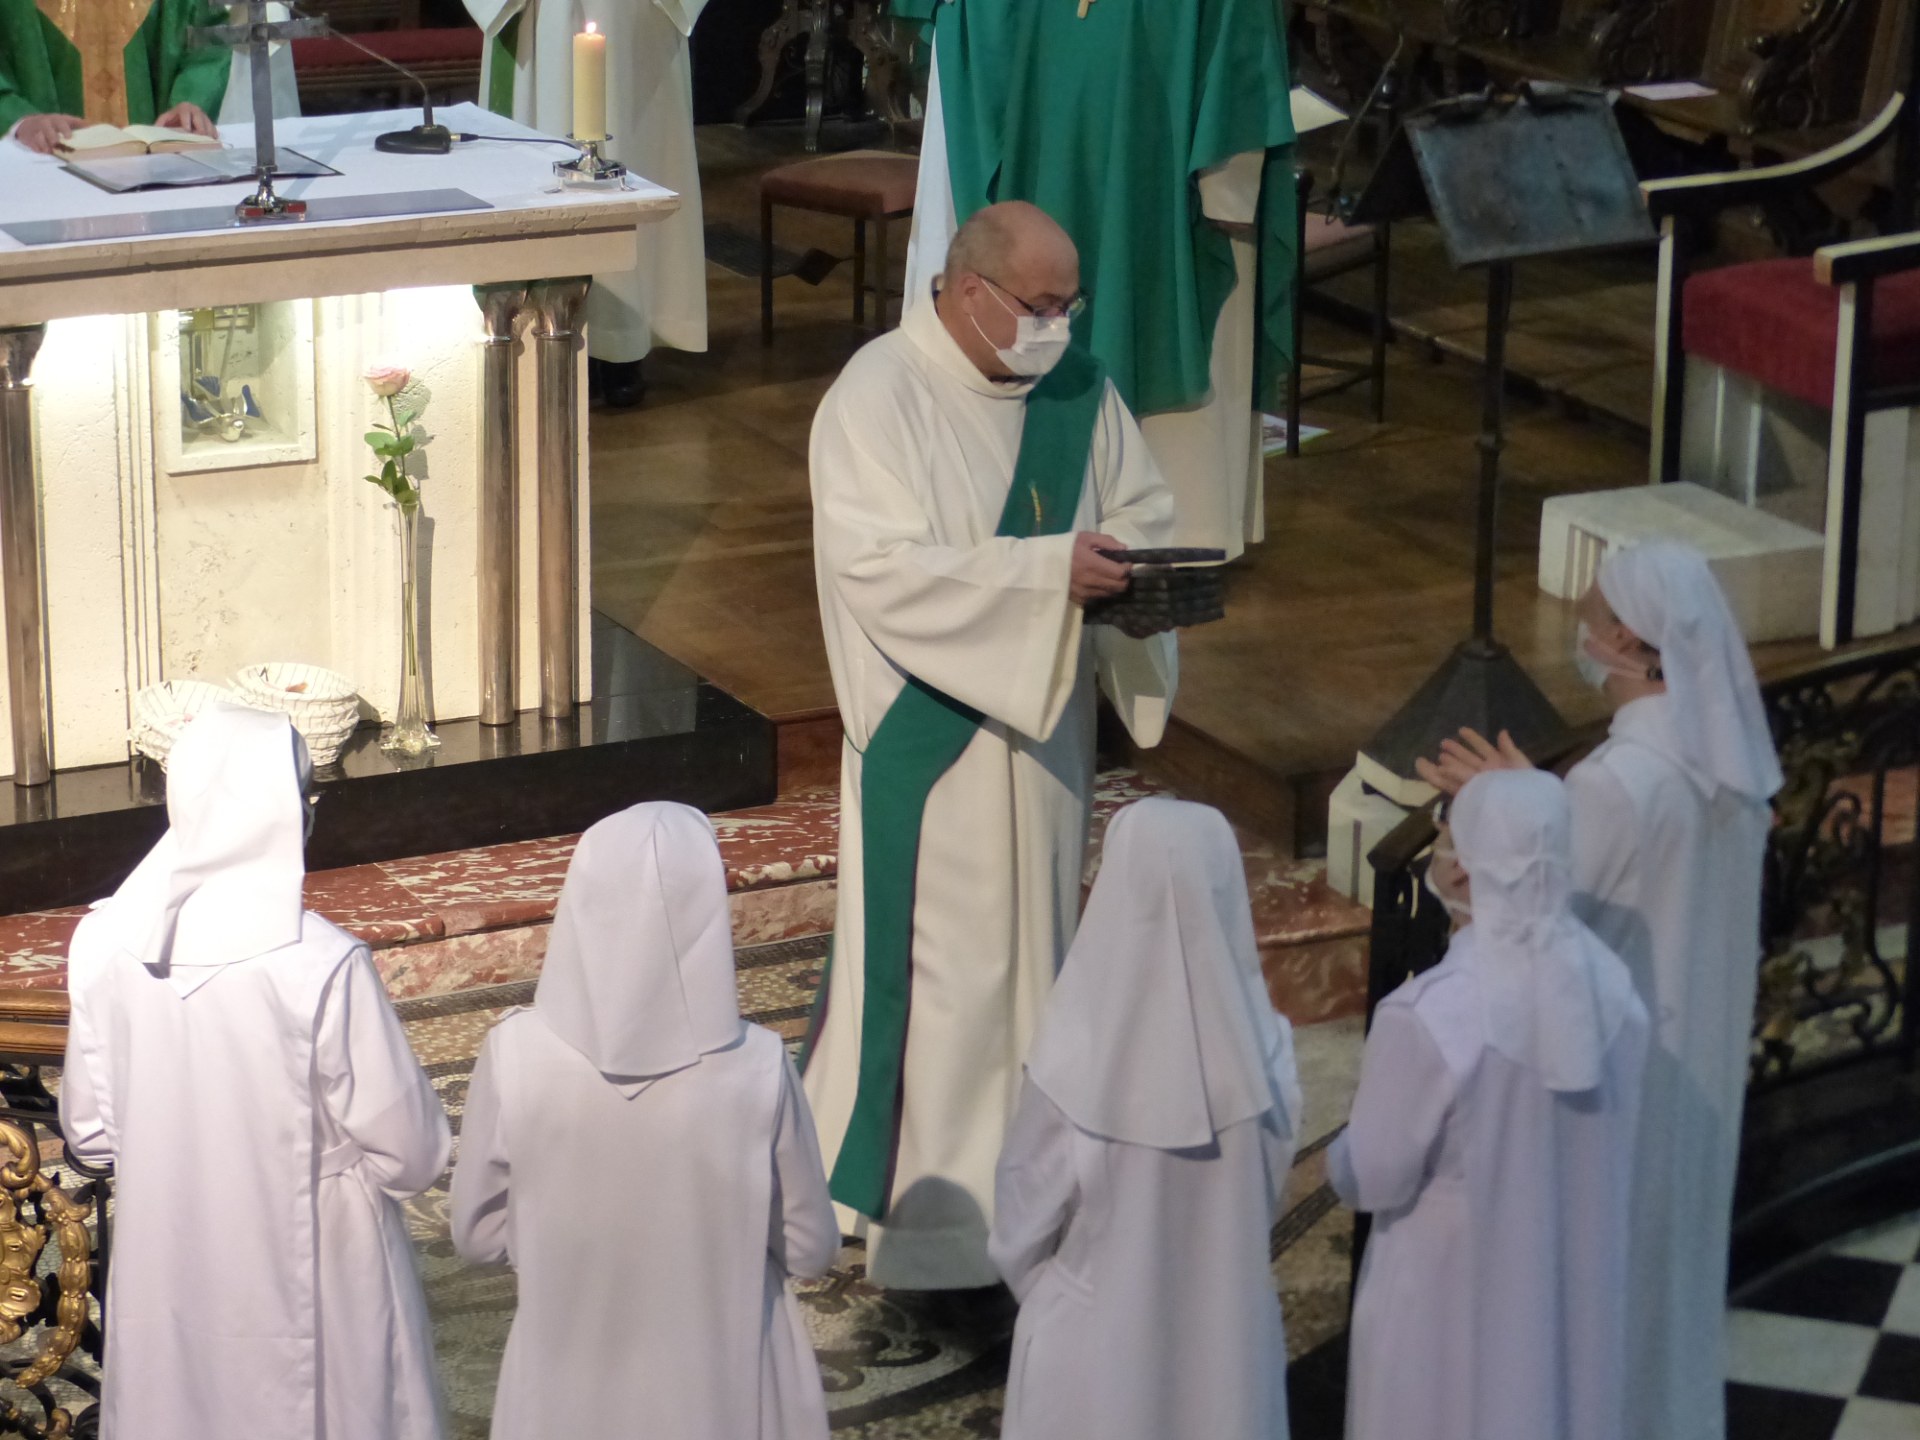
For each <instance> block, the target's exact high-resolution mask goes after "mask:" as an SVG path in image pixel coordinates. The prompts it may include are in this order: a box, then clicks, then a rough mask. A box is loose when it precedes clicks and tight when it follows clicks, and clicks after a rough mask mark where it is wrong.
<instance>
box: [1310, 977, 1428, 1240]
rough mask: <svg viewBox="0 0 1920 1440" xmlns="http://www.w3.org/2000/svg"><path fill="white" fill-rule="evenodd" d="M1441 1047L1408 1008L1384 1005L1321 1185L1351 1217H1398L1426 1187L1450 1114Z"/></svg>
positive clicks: (1330, 1152)
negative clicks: (1351, 1211)
mask: <svg viewBox="0 0 1920 1440" xmlns="http://www.w3.org/2000/svg"><path fill="white" fill-rule="evenodd" d="M1453 1095H1454V1081H1453V1076H1452V1074H1451V1072H1449V1071H1448V1069H1447V1066H1446V1061H1445V1060H1443V1059H1442V1058H1441V1055H1440V1047H1439V1046H1438V1045H1436V1044H1435V1043H1434V1040H1433V1036H1432V1035H1430V1034H1429V1033H1428V1032H1427V1027H1426V1026H1425V1025H1423V1024H1422V1023H1421V1022H1420V1018H1419V1017H1418V1016H1417V1015H1415V1014H1414V1012H1413V1010H1412V1008H1411V1007H1409V1006H1407V1005H1383V1006H1381V1007H1380V1009H1379V1010H1378V1011H1377V1012H1375V1015H1374V1021H1373V1031H1372V1033H1371V1034H1369V1035H1368V1036H1367V1046H1366V1049H1365V1051H1364V1052H1362V1055H1361V1059H1360V1088H1359V1090H1358V1091H1357V1092H1356V1093H1355V1095H1354V1097H1353V1113H1352V1116H1351V1117H1350V1118H1349V1119H1348V1121H1347V1128H1346V1130H1345V1131H1343V1132H1342V1133H1341V1134H1340V1135H1339V1136H1337V1137H1336V1138H1335V1140H1334V1142H1333V1144H1332V1146H1331V1147H1329V1149H1328V1152H1327V1179H1328V1180H1329V1181H1330V1182H1331V1183H1332V1185H1333V1188H1334V1190H1335V1192H1336V1193H1337V1194H1338V1195H1339V1196H1340V1198H1341V1199H1342V1200H1344V1201H1346V1203H1347V1204H1348V1205H1350V1206H1352V1207H1353V1208H1354V1209H1355V1210H1368V1211H1375V1212H1382V1211H1395V1210H1403V1209H1405V1208H1406V1207H1407V1206H1408V1205H1411V1204H1412V1203H1413V1201H1414V1199H1415V1198H1416V1197H1417V1196H1418V1195H1419V1193H1420V1191H1421V1189H1422V1187H1424V1186H1425V1184H1426V1181H1427V1176H1428V1174H1429V1172H1430V1171H1431V1169H1432V1166H1433V1160H1434V1157H1435V1155H1436V1154H1437V1152H1438V1150H1439V1144H1440V1138H1441V1135H1442V1133H1443V1132H1444V1130H1445V1126H1446V1121H1447V1116H1448V1114H1449V1112H1450V1111H1451V1110H1452V1108H1453Z"/></svg>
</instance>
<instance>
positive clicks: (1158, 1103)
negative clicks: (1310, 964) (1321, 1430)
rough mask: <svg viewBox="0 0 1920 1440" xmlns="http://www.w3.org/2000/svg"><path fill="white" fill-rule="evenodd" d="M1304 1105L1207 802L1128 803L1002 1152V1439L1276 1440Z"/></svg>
mask: <svg viewBox="0 0 1920 1440" xmlns="http://www.w3.org/2000/svg"><path fill="white" fill-rule="evenodd" d="M1299 1119H1300V1093H1299V1083H1298V1080H1297V1078H1296V1075H1295V1070H1294V1058H1293V1031H1292V1027H1291V1026H1289V1025H1288V1023H1287V1021H1286V1019H1285V1018H1284V1017H1283V1016H1280V1015H1277V1014H1275V1013H1274V1010H1273V1005H1272V1002H1271V1001H1269V1000H1268V998H1267V991H1266V984H1265V982H1264V981H1263V980H1262V978H1261V974H1260V958H1259V952H1258V949H1257V947H1256V946H1255V943H1254V936H1253V917H1252V913H1251V911H1250V909H1249V907H1248V903H1247V887H1246V877H1245V874H1244V871H1243V870H1242V866H1241V859H1240V851H1239V847H1238V846H1237V845H1236V844H1235V843H1234V838H1233V831H1232V830H1231V829H1230V828H1229V827H1228V825H1227V822H1226V821H1225V819H1223V818H1222V817H1221V815H1220V813H1219V812H1218V811H1216V810H1211V809H1208V808H1207V807H1205V806H1202V805H1193V804H1188V803H1186V802H1183V801H1178V800H1142V801H1139V802H1138V803H1136V804H1134V805H1131V806H1129V807H1128V808H1127V809H1125V810H1123V811H1122V812H1121V813H1120V814H1119V815H1118V816H1117V817H1116V818H1115V820H1114V822H1113V825H1112V828H1111V829H1110V830H1109V831H1108V832H1107V841H1106V852H1105V858H1104V859H1103V860H1102V862H1101V867H1100V875H1099V878H1098V880H1097V881H1096V882H1095V884H1094V887H1093V894H1092V896H1091V897H1090V898H1089V900H1088V902H1087V909H1086V914H1085V916H1084V918H1083V919H1082V920H1081V923H1080V929H1079V932H1078V934H1077V935H1076V936H1075V938H1074V942H1073V946H1072V949H1071V950H1069V952H1068V954H1067V958H1066V961H1065V964H1064V965H1063V967H1062V969H1061V972H1060V979H1059V981H1058V983H1057V984H1056V985H1055V987H1054V991H1053V996H1052V999H1051V1000H1050V1001H1049V1002H1048V1006H1047V1010H1046V1013H1045V1016H1044V1017H1043V1019H1042V1020H1041V1024H1040V1032H1039V1034H1038V1036H1037V1037H1036V1039H1035V1041H1034V1045H1033V1049H1032V1051H1031V1053H1030V1054H1029V1056H1028V1060H1027V1076H1026V1084H1025V1086H1024V1088H1023V1090H1022V1092H1021V1096H1020V1101H1019V1106H1018V1109H1017V1110H1016V1112H1015V1115H1014V1120H1013V1125H1012V1128H1011V1130H1010V1131H1009V1133H1008V1136H1007V1141H1006V1148H1005V1150H1004V1151H1003V1153H1002V1155H1001V1159H1000V1169H999V1175H998V1183H997V1186H996V1189H995V1199H994V1222H993V1233H992V1239H991V1245H990V1249H991V1253H992V1255H993V1260H994V1263H995V1264H996V1265H998V1266H999V1268H1000V1272H1001V1274H1003V1275H1004V1276H1005V1277H1006V1280H1007V1283H1008V1284H1009V1285H1010V1286H1012V1288H1013V1292H1014V1294H1015V1295H1016V1296H1018V1297H1019V1299H1020V1318H1019V1321H1018V1323H1017V1324H1016V1326H1015V1329H1014V1337H1013V1364H1012V1371H1011V1374H1010V1376H1009V1378H1008V1381H1007V1408H1006V1418H1005V1420H1004V1422H1003V1427H1002V1430H1001V1434H1002V1435H1003V1436H1004V1437H1005V1440H1167V1437H1169V1436H1182V1435H1186V1436H1196V1437H1197V1436H1205V1437H1206V1440H1285V1436H1286V1434H1287V1403H1286V1369H1287V1347H1286V1341H1285V1338H1284V1336H1283V1335H1282V1332H1281V1319H1280V1300H1279V1296H1278V1295H1277V1294H1276V1292H1275V1289H1274V1283H1273V1273H1272V1265H1271V1261H1270V1258H1269V1254H1268V1242H1269V1235H1270V1233H1271V1230H1272V1227H1273V1221H1274V1215H1275V1212H1276V1210H1277V1208H1278V1205H1279V1199H1280V1191H1281V1186H1282V1185H1283V1184H1284V1183H1285V1180H1286V1177H1287V1171H1288V1169H1289V1167H1290V1166H1291V1164H1292V1161H1293V1151H1294V1139H1295V1135H1296V1133H1297V1129H1298V1125H1299Z"/></svg>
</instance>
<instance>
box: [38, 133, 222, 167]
mask: <svg viewBox="0 0 1920 1440" xmlns="http://www.w3.org/2000/svg"><path fill="white" fill-rule="evenodd" d="M219 148H220V137H219V136H218V135H190V134H188V133H187V132H186V131H185V130H172V129H169V128H167V127H166V126H164V125H87V126H83V127H82V128H80V129H78V130H76V131H74V132H73V133H72V134H71V135H69V136H67V138H66V139H64V140H62V141H61V142H60V144H59V146H58V147H57V149H56V152H55V153H57V154H58V155H59V156H60V158H61V159H63V160H114V159H118V158H119V157H120V156H122V155H161V154H166V153H168V152H170V151H174V150H208V149H212V150H217V149H219Z"/></svg>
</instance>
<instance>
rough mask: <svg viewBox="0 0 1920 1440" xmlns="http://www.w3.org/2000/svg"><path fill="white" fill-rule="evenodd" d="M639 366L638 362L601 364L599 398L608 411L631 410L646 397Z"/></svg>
mask: <svg viewBox="0 0 1920 1440" xmlns="http://www.w3.org/2000/svg"><path fill="white" fill-rule="evenodd" d="M640 365H641V362H640V361H638V360H629V361H625V362H622V363H618V364H616V363H615V362H613V361H611V360H609V361H603V362H602V363H601V366H600V398H601V400H602V401H604V402H605V404H606V407H607V408H608V409H609V410H631V409H633V408H634V407H635V406H637V405H638V404H639V403H640V402H641V400H643V399H644V398H645V397H646V393H647V382H646V381H645V380H644V379H643V378H642V377H641V374H640Z"/></svg>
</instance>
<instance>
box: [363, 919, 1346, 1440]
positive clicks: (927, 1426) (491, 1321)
mask: <svg viewBox="0 0 1920 1440" xmlns="http://www.w3.org/2000/svg"><path fill="white" fill-rule="evenodd" d="M825 954H826V946H825V937H816V938H813V939H808V940H798V941H786V942H782V943H779V944H775V945H767V946H760V947H755V948H753V949H747V950H742V951H741V953H740V990H741V1006H742V1010H743V1011H744V1012H746V1013H747V1014H749V1015H750V1016H751V1017H752V1018H753V1019H755V1020H756V1021H757V1022H759V1023H762V1024H765V1025H768V1026H769V1028H772V1029H774V1030H776V1031H777V1032H779V1033H780V1034H781V1035H782V1036H784V1037H786V1038H787V1039H788V1041H789V1042H790V1043H797V1042H798V1040H799V1037H800V1035H801V1034H802V1033H803V1032H804V1030H805V1021H806V1013H807V1005H808V1003H809V1001H810V998H811V995H812V991H813V988H814V986H815V985H816V984H817V983H818V980H819V971H820V965H821V963H822V961H823V960H824V958H825ZM532 989H533V986H532V982H522V983H519V984H514V985H504V986H496V987H492V988H490V989H487V990H478V991H471V992H468V993H466V994H463V995H450V996H437V997H427V998H423V999H418V1000H410V1001H403V1002H401V1004H400V1005H399V1007H398V1008H399V1011H400V1014H401V1018H402V1019H403V1020H404V1021H405V1023H406V1025H407V1030H408V1034H409V1037H410V1038H411V1040H412V1041H413V1044H414V1047H415V1050H416V1052H417V1053H418V1054H419V1056H420V1059H421V1062H422V1063H423V1064H424V1065H425V1066H426V1067H427V1071H428V1073H429V1074H430V1075H431V1076H432V1077H433V1080H434V1085H435V1087H436V1088H437V1089H438V1091H439V1093H440V1097H441V1099H442V1101H443V1102H444V1103H445V1105H446V1107H447V1110H448V1113H449V1115H450V1116H451V1117H452V1118H453V1123H454V1128H455V1131H456V1134H457V1132H458V1129H459V1123H460V1115H461V1111H462V1108H463V1106H464V1102H465V1099H466V1086H467V1079H468V1076H469V1074H470V1073H471V1071H472V1067H473V1058H474V1056H475V1054H476V1053H477V1051H478V1049H479V1046H480V1042H481V1041H482V1039H484V1037H485V1035H486V1032H487V1030H488V1028H489V1027H490V1026H491V1025H492V1024H493V1023H494V1022H495V1020H497V1019H498V1018H499V1016H500V1015H501V1013H503V1011H504V1010H505V1009H506V1008H508V1007H510V1006H512V1005H517V1004H523V1003H525V1002H526V1001H527V1000H528V999H530V998H531V994H532ZM1299 1037H1300V1041H1299V1043H1300V1056H1301V1067H1302V1080H1303V1085H1304V1088H1305V1089H1306V1091H1307V1094H1308V1096H1309V1109H1308V1114H1307V1117H1306V1125H1305V1129H1304V1134H1303V1140H1304V1141H1305V1144H1304V1145H1303V1147H1302V1153H1301V1155H1300V1156H1299V1158H1298V1159H1297V1161H1296V1163H1295V1166H1294V1172H1293V1175H1292V1177H1291V1179H1290V1181H1289V1184H1288V1188H1287V1195H1286V1202H1285V1215H1284V1218H1283V1219H1282V1220H1281V1222H1280V1224H1279V1225H1278V1226H1276V1227H1275V1231H1274V1247H1273V1249H1274V1278H1275V1283H1276V1285H1277V1286H1278V1287H1279V1288H1280V1290H1281V1292H1282V1295H1283V1297H1284V1304H1285V1306H1286V1311H1287V1320H1288V1349H1289V1351H1290V1353H1291V1354H1292V1355H1295V1356H1297V1355H1299V1354H1302V1353H1304V1352H1306V1351H1308V1350H1311V1349H1313V1348H1315V1347H1317V1346H1319V1345H1321V1344H1322V1343H1323V1342H1325V1341H1326V1340H1327V1339H1328V1338H1329V1337H1331V1336H1333V1335H1335V1334H1337V1333H1338V1332H1339V1330H1340V1329H1341V1328H1342V1327H1344V1325H1345V1323H1346V1286H1347V1269H1348V1263H1349V1262H1348V1257H1349V1254H1350V1250H1349V1236H1350V1231H1351V1221H1350V1218H1349V1217H1347V1216H1346V1215H1345V1214H1344V1212H1342V1211H1341V1210H1340V1208H1339V1207H1338V1206H1337V1205H1336V1204H1335V1203H1334V1202H1333V1197H1332V1192H1331V1191H1330V1190H1328V1189H1327V1188H1326V1184H1325V1170H1324V1147H1325V1144H1326V1142H1327V1140H1329V1139H1330V1138H1331V1136H1332V1132H1333V1130H1334V1128H1335V1126H1336V1124H1337V1122H1338V1121H1339V1120H1340V1119H1342V1118H1344V1116H1345V1113H1346V1109H1347V1104H1348V1101H1349V1099H1350V1098H1351V1095H1352V1090H1353V1085H1354V1082H1355V1080H1356V1078H1357V1075H1356V1065H1357V1061H1358V1052H1359V1043H1358V1042H1359V1027H1358V1022H1357V1021H1353V1020H1337V1021H1332V1022H1328V1023H1326V1024H1322V1025H1314V1026H1306V1027H1302V1029H1301V1030H1300V1032H1299ZM409 1220H410V1223H411V1225H412V1227H413V1234H414V1239H415V1243H416V1245H417V1247H418V1251H419V1255H420V1263H421V1269H422V1273H423V1275H424V1276H425V1279H426V1285H427V1295H428V1303H429V1305H430V1307H431V1309H432V1312H433V1317H434V1325H435V1331H436V1340H437V1343H438V1347H439V1358H440V1368H441V1374H442V1376H443V1378H444V1380H445V1382H446V1387H447V1399H448V1405H449V1409H450V1420H451V1424H450V1430H449V1434H450V1437H451V1440H482V1437H484V1436H485V1435H486V1433H487V1416H488V1414H489V1412H490V1407H491V1401H492V1395H493V1386H494V1380H495V1377H496V1375H497V1373H498V1367H499V1361H500V1353H501V1350H502V1347H503V1346H504V1345H505V1342H506V1335H507V1329H508V1326H509V1324H510V1323H511V1321H512V1318H513V1278H512V1275H511V1273H510V1272H508V1271H506V1270H504V1269H502V1268H498V1267H485V1266H473V1265H468V1264H466V1263H465V1262H464V1261H462V1260H461V1259H460V1258H459V1257H458V1256H456V1255H455V1254H454V1253H453V1248H452V1245H451V1243H450V1241H449V1240H448V1235H447V1193H446V1178H445V1177H442V1179H441V1181H440V1183H439V1184H437V1185H436V1186H435V1187H434V1188H433V1189H432V1190H430V1191H428V1192H427V1193H426V1194H425V1195H423V1196H421V1197H420V1198H419V1199H418V1200H416V1201H415V1202H414V1203H413V1204H412V1205H411V1206H410V1207H409ZM799 1295H800V1299H801V1303H802V1306H803V1308H804V1312H805V1314H806V1317H807V1322H808V1325H809V1328H810V1329H811V1331H812V1333H813V1339H814V1346H815V1352H816V1354H817V1355H818V1356H819V1358H820V1365H821V1373H822V1375H823V1377H824V1379H825V1381H826V1385H827V1390H828V1405H829V1407H830V1410H831V1413H832V1416H833V1427H834V1430H835V1432H836V1433H837V1434H843V1435H847V1436H853V1437H863V1440H883V1437H884V1440H965V1437H973V1436H992V1435H997V1434H998V1433H999V1428H1000V1408H1001V1400H1002V1389H1003V1386H1004V1382H1005V1376H1006V1363H1007V1347H1008V1343H1009V1340H1010V1338H1011V1335H1012V1328H1013V1311H1012V1308H1011V1305H1010V1303H1009V1302H1008V1301H1007V1300H1006V1298H1005V1297H1004V1296H996V1295H991V1294H987V1295H980V1294H966V1295H959V1296H940V1295H912V1294H902V1293H899V1292H889V1291H882V1290H879V1289H877V1288H875V1287H874V1286H872V1285H869V1284H868V1283H867V1281H866V1275H865V1267H864V1264H863V1257H862V1254H861V1251H860V1249H859V1247H858V1246H848V1247H847V1248H846V1249H845V1250H843V1251H842V1252H841V1256H840V1259H839V1262H838V1264H837V1265H836V1266H835V1268H834V1269H833V1270H832V1271H831V1272H830V1273H829V1274H827V1275H826V1276H825V1277H823V1278H822V1279H820V1280H817V1281H813V1282H809V1283H807V1284H804V1285H802V1286H800V1287H799Z"/></svg>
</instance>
